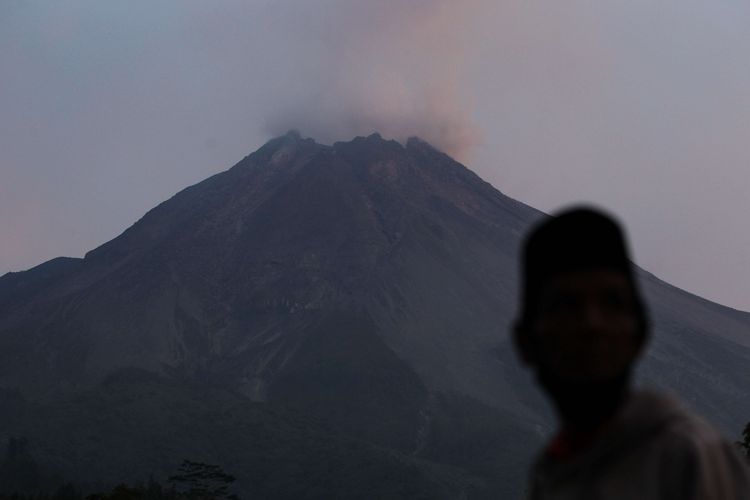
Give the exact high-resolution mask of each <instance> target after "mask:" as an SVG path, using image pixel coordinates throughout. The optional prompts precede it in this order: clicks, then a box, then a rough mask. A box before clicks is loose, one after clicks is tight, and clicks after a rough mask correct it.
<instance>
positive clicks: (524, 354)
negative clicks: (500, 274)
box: [514, 208, 750, 500]
mask: <svg viewBox="0 0 750 500" xmlns="http://www.w3.org/2000/svg"><path fill="white" fill-rule="evenodd" d="M523 258H524V261H523V283H522V287H523V289H522V293H523V296H522V300H523V302H522V306H521V311H520V317H519V318H518V321H517V323H516V327H515V332H514V333H515V342H516V346H517V348H518V351H519V353H520V356H521V358H522V360H523V362H524V363H525V364H526V365H527V366H529V367H530V368H532V369H533V370H534V371H535V372H536V376H537V380H538V382H539V384H540V385H541V387H542V388H543V390H544V391H545V392H546V393H547V395H548V396H549V398H550V399H551V401H552V403H553V405H554V407H555V409H556V411H557V415H558V417H559V421H560V430H559V432H558V434H557V435H556V436H555V437H554V438H553V439H552V441H551V442H550V443H549V445H548V446H547V447H546V449H545V450H544V451H543V453H542V454H541V456H540V457H539V459H538V460H537V463H536V464H535V466H534V469H533V471H532V476H531V498H532V499H533V500H541V499H545V500H546V499H587V500H589V499H592V500H593V499H607V500H617V499H638V500H651V499H665V500H666V499H669V500H677V499H679V500H687V499H696V500H698V499H700V500H719V499H721V500H748V499H750V469H748V465H747V464H745V463H744V462H743V460H742V458H741V457H740V456H739V453H738V452H737V450H735V449H734V447H733V445H731V444H730V443H729V442H727V441H725V440H724V439H723V438H722V437H721V436H720V435H719V433H718V432H717V431H716V430H714V429H713V428H712V427H711V426H710V425H708V424H707V423H706V422H704V421H703V420H701V419H699V418H698V417H696V416H694V415H692V414H691V413H689V412H688V411H687V410H686V409H685V408H684V407H682V406H681V405H680V404H679V403H678V402H677V401H676V400H674V399H673V398H672V397H670V396H667V395H664V394H659V393H655V392H647V391H639V390H632V389H631V387H630V385H631V384H630V381H631V371H632V367H633V364H634V363H635V361H636V360H637V359H638V357H639V356H640V355H641V353H642V352H643V348H644V345H645V344H646V341H647V339H648V335H649V324H648V318H647V314H646V309H645V307H644V304H643V303H642V301H641V296H640V294H639V292H638V289H637V285H636V281H635V276H634V271H633V266H632V264H631V262H630V260H629V257H628V250H627V247H626V243H625V239H624V236H623V233H622V231H621V230H620V227H619V226H618V224H617V223H616V222H615V221H614V220H612V219H611V218H610V217H608V216H606V215H604V214H603V213H601V212H598V211H596V210H593V209H586V208H579V209H573V210H570V211H567V212H563V213H561V214H560V215H558V216H556V217H552V218H550V219H547V220H545V221H544V222H543V223H541V224H540V225H539V226H537V227H536V228H534V230H533V231H532V232H531V234H530V235H529V236H528V238H527V240H526V242H525V247H524V255H523Z"/></svg>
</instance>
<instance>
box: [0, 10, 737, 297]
mask: <svg viewBox="0 0 750 500" xmlns="http://www.w3.org/2000/svg"><path fill="white" fill-rule="evenodd" d="M748 53H750V4H748V3H747V2H745V1H744V0H716V1H713V2H697V1H694V0H664V1H662V2H646V1H643V0H629V1H624V0H623V1H619V0H618V1H611V2H588V1H582V0H570V1H567V2H546V1H545V2H542V1H538V0H507V1H500V2H498V1H490V0H469V1H465V2H450V1H448V0H412V1H410V2H404V1H397V0H379V1H365V0H305V1H303V0H286V1H285V0H280V1H274V2H271V1H267V0H266V1H261V0H256V1H239V0H232V1H229V0H227V1H217V2H198V1H176V0H173V1H144V0H134V1H132V2H128V3H127V5H125V3H117V2H99V1H95V0H75V1H73V0H72V1H69V2H54V1H47V2H43V1H40V2H21V1H9V2H3V3H2V4H0V74H2V75H3V78H2V81H0V110H2V113H0V152H1V154H0V234H2V238H3V245H2V246H1V247H0V274H2V273H4V272H6V271H17V270H21V269H26V268H29V267H32V266H34V265H36V264H38V263H41V262H42V261H45V260H47V259H50V258H52V257H56V256H59V255H69V256H82V255H83V254H84V253H85V252H86V251H87V250H89V249H91V248H94V247H96V246H97V245H99V244H101V243H103V242H105V241H107V240H109V239H111V238H112V237H114V236H116V235H117V234H119V233H120V232H122V231H123V230H124V229H125V228H127V227H128V226H129V225H131V224H132V223H133V222H135V221H136V220H137V219H138V218H139V217H141V216H142V215H143V214H144V213H145V212H146V211H147V210H148V209H150V208H152V207H153V206H154V205H155V204H157V203H159V202H160V201H163V200H165V199H167V198H168V197H169V196H171V195H172V194H174V193H175V192H176V191H178V190H179V189H181V188H183V187H185V186H186V185H189V184H191V183H195V182H198V181H200V180H202V179H203V178H205V177H207V176H208V175H211V174H213V173H216V172H218V171H221V170H224V169H226V168H228V167H229V166H231V165H232V164H233V163H235V162H236V161H237V160H239V159H240V158H242V157H243V156H244V155H246V154H248V153H249V152H251V151H253V150H254V149H256V148H257V147H258V146H260V145H261V144H262V143H263V142H264V141H265V140H267V139H268V138H270V137H271V136H272V135H274V134H278V133H282V132H284V131H285V130H286V129H288V128H292V127H294V128H298V129H300V130H301V131H302V133H303V134H304V135H308V136H311V137H314V138H316V139H317V140H319V141H320V142H330V141H333V140H338V139H349V138H351V137H352V136H354V135H358V134H360V135H361V134H368V133H371V132H373V131H376V130H377V131H380V132H381V133H382V134H383V135H384V136H386V137H394V138H397V139H403V138H405V137H407V136H409V135H419V136H421V137H423V138H425V139H427V140H429V141H431V142H433V143H435V144H436V145H438V146H439V147H442V148H444V149H446V150H447V151H449V152H451V153H453V154H455V155H457V157H458V158H459V159H460V160H462V161H463V162H464V163H466V164H467V166H469V167H470V168H472V169H473V170H475V171H476V172H477V173H479V174H480V175H481V176H482V177H484V178H485V179H486V180H487V181H489V182H491V183H492V184H493V185H494V186H495V187H497V188H498V189H500V190H501V191H503V192H505V193H506V194H509V195H510V196H512V197H514V198H516V199H519V200H522V201H524V202H526V203H528V204H530V205H532V206H535V207H537V208H540V209H542V210H545V211H549V210H553V209H555V208H558V207H560V206H563V205H566V204H568V203H571V202H580V201H590V202H595V203H599V204H601V205H604V206H606V207H608V208H610V209H611V210H613V211H615V212H616V213H618V214H620V215H621V217H622V218H623V219H624V221H625V222H626V223H627V225H628V227H629V229H630V232H631V235H632V242H633V247H634V250H635V254H636V260H637V261H638V263H639V264H641V265H642V266H643V267H644V268H646V269H647V270H649V271H652V272H654V273H655V274H656V275H658V276H660V277H661V278H663V279H665V280H667V281H669V282H671V283H673V284H675V285H677V286H680V287H682V288H685V289H687V290H689V291H692V292H694V293H697V294H699V295H702V296H705V297H707V298H710V299H712V300H715V301H718V302H720V303H724V304H727V305H730V306H733V307H736V308H741V309H744V310H750V286H749V285H748V283H750V253H748V252H747V251H746V249H747V248H750V232H748V231H747V226H748V224H747V221H746V218H747V212H748V208H750V202H748V201H747V200H748V197H747V193H748V192H750V168H748V160H750V137H748V136H749V135H750V92H749V90H750V65H748V64H747V54H748Z"/></svg>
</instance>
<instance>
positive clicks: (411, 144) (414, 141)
mask: <svg viewBox="0 0 750 500" xmlns="http://www.w3.org/2000/svg"><path fill="white" fill-rule="evenodd" d="M279 139H282V140H284V142H285V143H287V144H288V143H303V142H307V143H312V144H316V145H319V146H327V147H333V148H338V147H342V146H345V145H350V144H358V143H368V144H380V143H388V144H397V145H398V146H400V147H401V148H402V149H407V150H408V149H413V148H429V149H431V150H434V151H438V152H440V149H438V148H436V147H435V146H433V145H432V144H430V143H429V142H428V141H426V140H424V139H422V138H421V137H419V136H416V135H412V136H409V137H407V138H406V140H397V139H386V138H384V137H383V136H382V134H380V132H373V133H371V134H370V135H367V136H362V135H357V136H354V137H353V138H352V139H350V140H348V141H346V140H344V141H334V142H333V143H332V144H325V143H320V142H318V141H317V140H316V139H314V138H312V137H309V136H303V135H302V133H301V132H300V131H299V129H296V128H292V129H289V130H288V131H287V132H286V133H285V134H283V135H281V136H278V137H276V138H273V139H270V140H269V141H268V142H272V141H276V140H279Z"/></svg>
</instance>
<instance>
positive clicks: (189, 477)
mask: <svg viewBox="0 0 750 500" xmlns="http://www.w3.org/2000/svg"><path fill="white" fill-rule="evenodd" d="M169 481H170V482H171V483H179V484H180V485H183V486H185V487H187V488H189V489H188V495H190V497H192V498H198V499H201V500H209V499H211V500H213V499H217V498H230V499H232V498H237V497H236V496H235V495H229V493H228V490H229V485H230V484H231V483H232V482H234V481H235V477H234V476H232V475H230V474H227V473H226V472H224V471H223V470H222V469H221V467H219V466H218V465H209V464H204V463H202V462H191V461H190V460H183V461H182V465H180V468H179V469H178V471H177V474H176V475H174V476H170V477H169Z"/></svg>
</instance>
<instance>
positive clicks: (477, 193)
mask: <svg viewBox="0 0 750 500" xmlns="http://www.w3.org/2000/svg"><path fill="white" fill-rule="evenodd" d="M539 217H543V214H541V213H540V212H538V211H536V210H534V209H532V208H530V207H528V206H526V205H524V204H522V203H520V202H517V201H515V200H512V199H510V198H508V197H506V196H505V195H503V194H502V193H500V192H499V191H497V190H496V189H494V188H493V187H492V186H490V185H489V184H487V183H486V182H484V181H482V180H481V179H480V178H479V177H477V176H476V175H475V174H473V173H472V172H471V171H469V170H468V169H466V168H465V167H463V166H462V165H460V164H458V163H457V162H455V161H454V160H452V159H451V158H450V157H448V156H446V155H445V154H443V153H441V152H439V151H437V150H436V149H434V148H433V147H431V146H430V145H429V144H427V143H425V142H423V141H421V140H419V139H416V138H413V139H410V140H409V141H408V142H407V143H406V145H405V146H402V145H400V144H399V143H397V142H395V141H386V140H384V139H382V138H381V137H380V136H379V135H377V134H374V135H372V136H370V137H367V138H362V137H358V138H356V139H354V140H352V141H350V142H341V143H336V144H334V145H333V146H324V145H320V144H317V143H316V142H314V141H313V140H311V139H302V138H301V137H300V136H299V134H297V133H293V132H292V133H289V134H287V135H285V136H282V137H279V138H276V139H273V140H271V141H270V142H268V143H267V144H266V145H264V146H263V147H262V148H260V149H259V150H258V151H256V152H255V153H253V154H251V155H250V156H248V157H246V158H245V159H243V160H242V161H241V162H239V163H238V164H237V165H235V166H234V167H232V168H231V169H230V170H228V171H226V172H223V173H220V174H218V175H215V176H213V177H211V178H209V179H207V180H205V181H203V182H201V183H199V184H196V185H194V186H191V187H189V188H187V189H185V190H183V191H181V192H180V193H178V194H177V195H175V196H174V197H173V198H171V199H170V200H168V201H166V202H164V203H162V204H161V205H159V206H157V207H156V208H155V209H153V210H151V211H150V212H149V213H147V214H146V215H145V216H144V217H143V218H142V219H141V220H140V221H138V222H137V223H136V224H134V225H133V226H132V227H131V228H129V229H128V230H127V231H125V232H124V233H123V234H122V235H120V236H119V237H117V238H115V239H114V240H112V241H110V242H108V243H106V244H104V245H102V246H101V247H99V248H97V249H95V250H92V251H91V252H89V253H88V254H87V255H86V256H85V258H84V259H68V258H59V259H54V260H52V261H50V262H47V263H45V264H42V265H40V266H37V267H35V268H33V269H31V270H29V271H25V272H21V273H9V274H7V275H5V276H3V277H2V278H0V388H2V391H0V404H3V408H4V409H5V411H4V412H2V415H1V416H0V432H2V435H4V436H6V437H11V436H23V437H25V438H27V439H28V443H29V449H30V450H31V451H30V453H32V455H33V456H35V457H36V458H37V460H38V461H39V462H40V464H42V466H43V467H46V468H48V469H49V470H50V471H51V472H50V474H57V475H59V476H61V477H65V478H69V479H74V480H77V481H79V482H81V483H84V482H88V483H90V484H92V485H93V484H95V483H96V482H100V484H109V485H110V486H111V484H112V483H115V482H117V481H122V480H129V479H131V478H141V479H146V478H148V475H149V474H150V473H153V474H155V475H156V476H157V477H160V478H166V477H167V476H168V475H169V474H172V473H174V472H175V470H176V468H177V466H178V465H179V464H180V463H181V461H182V459H190V460H198V461H204V462H208V463H217V464H219V465H221V466H222V467H223V469H224V470H226V471H228V472H230V473H231V474H232V475H234V476H236V477H237V483H236V486H237V489H238V491H239V492H241V496H243V498H244V497H247V498H271V497H273V498H331V497H342V498H373V497H379V498H386V497H387V498H485V497H488V498H491V497H493V495H494V496H495V497H496V496H497V495H512V494H518V493H520V491H521V489H522V488H523V484H524V478H525V468H526V462H527V461H528V459H529V457H530V456H531V454H532V453H533V452H534V450H535V449H536V447H537V446H538V445H539V443H540V441H541V438H542V435H543V434H544V433H545V432H547V431H548V430H549V429H550V426H551V425H552V422H551V419H550V416H549V413H548V409H547V407H546V405H545V404H544V403H543V402H542V401H541V398H540V397H539V396H538V395H537V393H536V391H535V389H534V388H533V387H532V385H533V384H532V382H531V378H530V376H529V375H528V374H527V373H525V372H524V371H523V370H522V369H521V368H520V367H519V366H518V364H517V362H516V360H515V357H514V354H513V352H512V349H511V346H510V343H509V338H508V324H509V322H510V320H511V319H512V317H513V315H514V314H515V309H516V299H517V277H516V272H517V267H518V263H517V252H518V248H519V243H520V238H521V236H522V234H523V233H524V232H525V230H526V229H527V227H528V226H529V224H531V223H532V222H533V221H535V220H536V219H538V218H539ZM640 276H641V281H642V285H643V287H644V291H645V292H646V294H647V297H648V300H649V304H650V306H651V307H650V309H651V311H652V314H653V317H654V323H655V330H656V331H655V335H654V341H653V345H652V346H651V350H650V355H649V356H648V358H647V359H646V361H645V362H644V363H643V366H642V370H641V371H642V374H643V375H642V377H643V378H644V379H645V380H646V381H648V382H650V383H654V384H657V385H661V386H665V387H668V388H672V389H674V390H676V391H677V392H678V393H680V394H681V395H682V396H683V397H684V398H685V399H687V400H688V401H690V402H691V403H692V404H693V405H694V406H695V407H696V408H697V409H698V410H699V411H701V412H703V413H704V414H705V415H706V416H707V417H708V418H710V419H711V420H713V421H714V422H715V423H716V424H717V425H719V426H720V427H722V428H723V429H724V430H725V431H727V432H735V433H736V432H737V429H739V428H740V427H741V425H742V424H743V423H744V422H746V421H747V418H748V415H750V397H749V396H750V394H749V393H750V374H749V373H748V371H747V369H746V367H747V366H748V363H749V362H750V334H748V333H747V332H748V327H750V314H747V313H743V312H739V311H735V310H732V309H728V308H725V307H723V306H719V305H717V304H713V303H711V302H708V301H705V300H703V299H700V298H698V297H695V296H693V295H691V294H688V293H686V292H684V291H682V290H679V289H677V288H674V287H671V286H670V285H668V284H666V283H663V282H661V281H660V280H658V279H657V278H655V277H653V276H652V275H649V274H648V273H641V275H640ZM92 487H93V486H92ZM462 495H464V496H462Z"/></svg>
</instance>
